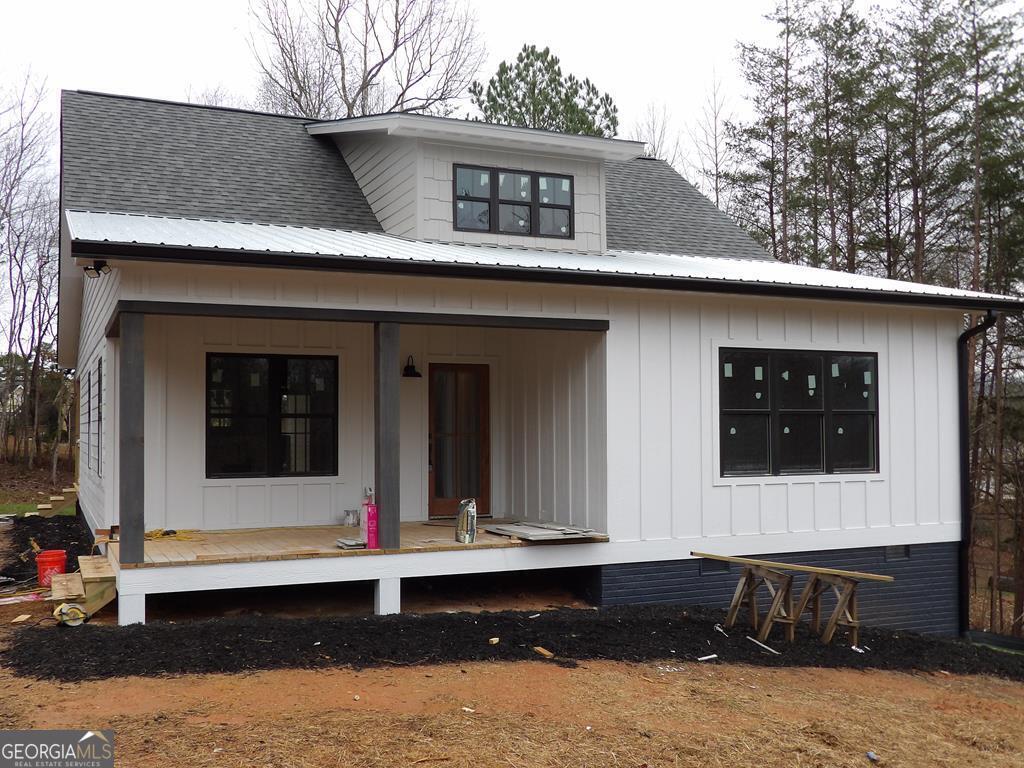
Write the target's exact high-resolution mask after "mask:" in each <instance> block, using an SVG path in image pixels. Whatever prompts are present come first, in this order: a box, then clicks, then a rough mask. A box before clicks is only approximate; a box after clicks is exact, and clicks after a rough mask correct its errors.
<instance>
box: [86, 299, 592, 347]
mask: <svg viewBox="0 0 1024 768" xmlns="http://www.w3.org/2000/svg"><path fill="white" fill-rule="evenodd" d="M127 312H139V313H144V314H147V315H171V316H181V317H238V318H263V319H268V320H325V321H328V322H346V323H402V324H404V325H455V326H474V327H477V328H525V329H532V330H541V331H597V332H602V331H607V330H608V328H609V322H608V321H607V320H594V319H591V318H582V317H519V316H514V315H481V314H469V313H466V314H453V313H444V312H436V313H435V312H402V311H399V310H376V309H334V308H331V307H276V306H261V305H258V304H207V303H200V302H191V301H144V300H135V299H122V300H121V301H119V302H117V306H116V307H115V308H114V311H113V312H112V313H111V315H110V317H109V318H108V320H107V324H106V334H107V336H108V337H111V338H116V337H117V336H118V334H119V333H120V323H119V317H120V315H121V314H123V313H127Z"/></svg>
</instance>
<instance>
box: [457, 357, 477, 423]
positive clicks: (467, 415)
mask: <svg viewBox="0 0 1024 768" xmlns="http://www.w3.org/2000/svg"><path fill="white" fill-rule="evenodd" d="M458 398H459V401H458V402H459V431H460V432H479V431H480V377H479V374H477V373H476V372H475V371H459V372H458Z"/></svg>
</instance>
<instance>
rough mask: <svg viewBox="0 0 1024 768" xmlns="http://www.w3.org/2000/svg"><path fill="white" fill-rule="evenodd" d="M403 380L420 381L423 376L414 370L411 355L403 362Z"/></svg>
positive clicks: (414, 364)
mask: <svg viewBox="0 0 1024 768" xmlns="http://www.w3.org/2000/svg"><path fill="white" fill-rule="evenodd" d="M402 378H403V379H422V378H423V374H422V373H420V372H419V371H417V370H416V363H415V362H414V361H413V359H412V355H409V357H408V359H407V360H406V361H405V368H403V369H402Z"/></svg>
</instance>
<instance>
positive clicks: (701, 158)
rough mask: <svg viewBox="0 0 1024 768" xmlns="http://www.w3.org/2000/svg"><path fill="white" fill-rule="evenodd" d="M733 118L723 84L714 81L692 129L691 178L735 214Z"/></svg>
mask: <svg viewBox="0 0 1024 768" xmlns="http://www.w3.org/2000/svg"><path fill="white" fill-rule="evenodd" d="M731 119H732V117H731V115H730V114H728V111H727V105H726V99H725V94H724V92H723V90H722V81H721V80H719V79H718V78H717V77H716V78H713V79H712V81H711V86H710V87H709V88H708V91H707V93H706V95H705V97H704V103H703V105H702V106H701V110H700V113H699V114H698V116H697V120H696V122H695V123H694V124H693V125H691V126H690V128H689V135H690V142H691V144H692V145H693V160H692V163H693V166H694V171H693V173H692V174H691V175H692V176H693V177H694V180H695V183H696V185H697V187H698V189H700V190H701V191H702V192H704V193H705V194H706V195H707V196H708V197H710V198H711V201H712V202H713V203H714V204H715V205H716V206H718V208H719V209H720V210H722V211H725V212H726V213H730V212H731V210H730V209H731V206H730V201H731V197H732V196H731V194H730V192H731V188H730V183H729V179H730V177H731V176H732V175H733V174H734V172H735V170H736V158H735V151H734V149H733V148H732V147H731V146H730V144H729V141H728V135H727V131H726V125H727V123H728V122H729V121H730V120H731Z"/></svg>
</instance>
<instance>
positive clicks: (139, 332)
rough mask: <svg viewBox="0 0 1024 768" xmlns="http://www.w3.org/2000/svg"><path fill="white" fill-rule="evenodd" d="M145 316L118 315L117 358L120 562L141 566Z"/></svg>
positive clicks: (143, 518) (142, 554) (143, 524)
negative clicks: (118, 346)
mask: <svg viewBox="0 0 1024 768" xmlns="http://www.w3.org/2000/svg"><path fill="white" fill-rule="evenodd" d="M144 335H145V315H141V314H137V313H134V312H127V313H125V314H123V315H121V349H120V354H119V355H118V380H117V392H118V458H119V466H118V473H117V475H118V477H117V485H118V496H117V499H118V510H119V518H118V522H119V525H120V526H121V533H120V544H119V549H118V552H119V555H120V560H121V562H122V563H141V562H143V559H144V552H143V547H144V544H145V533H146V514H145V506H144V504H145V501H144V497H145V493H144V489H145V477H144V473H145V461H144V454H143V446H144V442H145V429H144V422H145V373H144V368H145V357H144Z"/></svg>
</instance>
